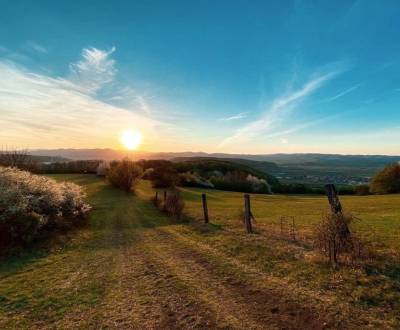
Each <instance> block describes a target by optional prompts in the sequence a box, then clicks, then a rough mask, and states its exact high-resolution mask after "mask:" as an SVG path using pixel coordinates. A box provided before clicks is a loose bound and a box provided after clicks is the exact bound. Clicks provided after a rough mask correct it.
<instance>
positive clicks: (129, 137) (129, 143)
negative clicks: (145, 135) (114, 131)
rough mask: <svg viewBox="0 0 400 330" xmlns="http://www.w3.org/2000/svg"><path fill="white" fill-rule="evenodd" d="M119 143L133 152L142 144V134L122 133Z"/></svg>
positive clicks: (129, 131) (130, 131)
mask: <svg viewBox="0 0 400 330" xmlns="http://www.w3.org/2000/svg"><path fill="white" fill-rule="evenodd" d="M120 141H121V143H122V144H123V145H124V147H125V148H126V149H128V150H135V149H137V147H138V146H139V145H140V143H141V142H142V134H140V133H139V132H137V131H132V130H126V131H123V132H122V134H121V137H120Z"/></svg>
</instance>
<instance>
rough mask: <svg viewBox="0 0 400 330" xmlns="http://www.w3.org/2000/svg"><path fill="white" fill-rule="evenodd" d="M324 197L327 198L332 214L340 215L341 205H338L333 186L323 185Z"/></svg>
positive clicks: (338, 201)
mask: <svg viewBox="0 0 400 330" xmlns="http://www.w3.org/2000/svg"><path fill="white" fill-rule="evenodd" d="M325 190H326V195H327V196H328V201H329V204H330V206H331V210H332V213H334V214H338V213H342V210H343V209H342V204H340V200H339V197H338V195H337V190H336V187H335V185H333V184H327V185H325Z"/></svg>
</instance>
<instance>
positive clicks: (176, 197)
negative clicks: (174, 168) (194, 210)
mask: <svg viewBox="0 0 400 330" xmlns="http://www.w3.org/2000/svg"><path fill="white" fill-rule="evenodd" d="M184 207H185V202H184V201H183V198H182V196H181V194H180V192H179V190H174V191H171V192H169V193H168V194H167V199H166V201H165V205H164V211H165V212H166V213H168V214H170V215H173V216H175V217H176V218H177V219H180V218H181V216H182V213H183V209H184Z"/></svg>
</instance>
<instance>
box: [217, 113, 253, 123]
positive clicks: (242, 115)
mask: <svg viewBox="0 0 400 330" xmlns="http://www.w3.org/2000/svg"><path fill="white" fill-rule="evenodd" d="M246 117H247V112H241V113H238V114H236V115H233V116H229V117H224V118H219V119H217V120H218V121H232V120H239V119H243V118H246Z"/></svg>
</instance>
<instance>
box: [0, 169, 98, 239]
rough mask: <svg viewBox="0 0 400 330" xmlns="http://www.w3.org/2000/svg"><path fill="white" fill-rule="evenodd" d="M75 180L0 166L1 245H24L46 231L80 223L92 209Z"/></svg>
mask: <svg viewBox="0 0 400 330" xmlns="http://www.w3.org/2000/svg"><path fill="white" fill-rule="evenodd" d="M84 198H85V194H84V193H83V191H82V189H81V188H80V187H79V186H78V185H76V184H73V183H69V182H63V183H57V182H56V181H55V180H52V179H49V178H46V177H43V176H38V175H33V174H31V173H29V172H26V171H21V170H18V169H16V168H10V167H0V246H11V245H24V244H26V243H29V242H30V241H32V240H33V239H35V238H36V237H37V236H38V235H39V233H41V232H43V231H44V230H51V229H54V228H67V227H70V226H72V225H73V224H77V223H78V222H79V221H80V220H81V219H82V218H83V217H84V215H85V214H86V213H87V212H88V211H89V210H90V206H89V205H88V204H87V203H86V202H85V200H84Z"/></svg>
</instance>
